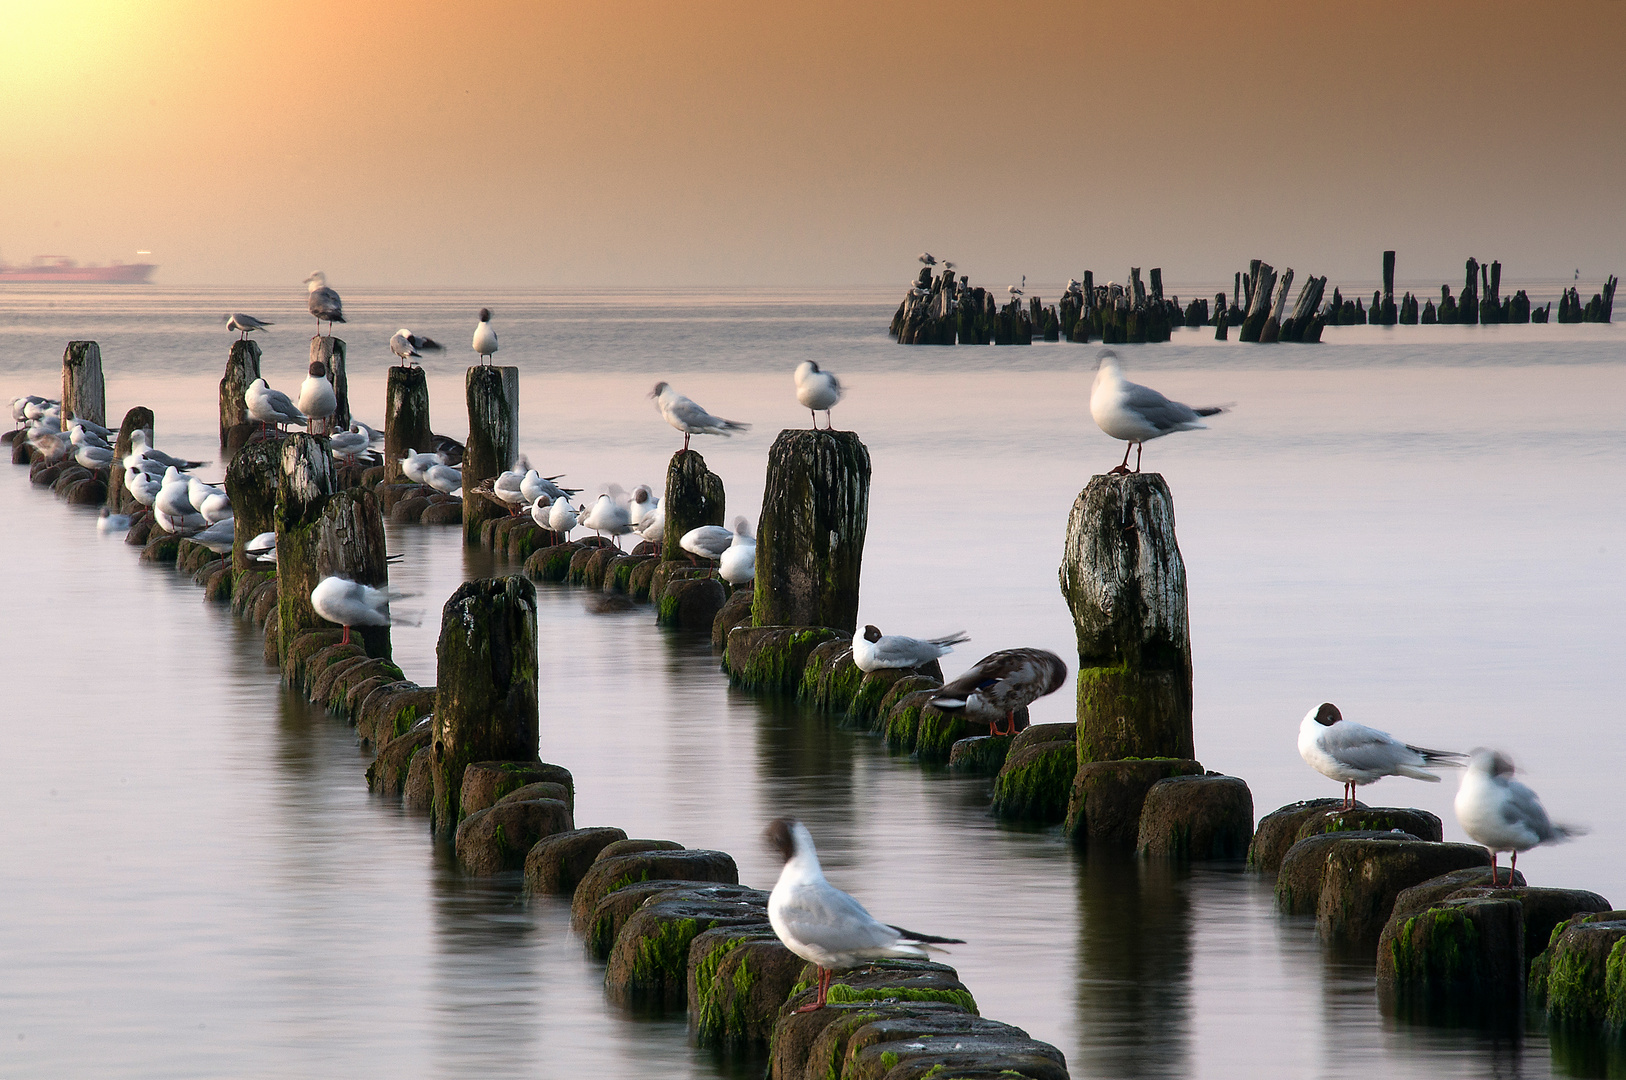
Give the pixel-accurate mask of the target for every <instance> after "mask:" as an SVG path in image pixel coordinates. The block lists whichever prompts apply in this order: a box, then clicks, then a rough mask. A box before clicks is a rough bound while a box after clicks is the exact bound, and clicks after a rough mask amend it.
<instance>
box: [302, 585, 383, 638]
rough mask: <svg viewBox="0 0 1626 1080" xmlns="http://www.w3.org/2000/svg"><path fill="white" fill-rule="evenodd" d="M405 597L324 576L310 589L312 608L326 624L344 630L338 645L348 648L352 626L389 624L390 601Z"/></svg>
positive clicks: (369, 586)
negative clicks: (334, 624) (335, 624)
mask: <svg viewBox="0 0 1626 1080" xmlns="http://www.w3.org/2000/svg"><path fill="white" fill-rule="evenodd" d="M404 595H406V594H405V593H400V592H396V591H395V590H394V589H375V588H373V587H372V586H371V585H362V584H361V583H359V582H355V581H351V580H350V579H349V578H342V577H325V578H323V579H322V580H321V581H318V582H317V583H316V588H314V589H312V590H311V607H312V608H314V609H315V610H316V614H318V615H320V616H321V617H322V618H324V619H326V620H327V621H328V622H331V623H338V624H339V625H340V626H342V627H344V638H343V640H341V641H340V644H341V645H348V644H350V628H351V627H352V626H388V625H390V622H391V620H390V601H391V600H399V599H400V598H401V597H402V596H404Z"/></svg>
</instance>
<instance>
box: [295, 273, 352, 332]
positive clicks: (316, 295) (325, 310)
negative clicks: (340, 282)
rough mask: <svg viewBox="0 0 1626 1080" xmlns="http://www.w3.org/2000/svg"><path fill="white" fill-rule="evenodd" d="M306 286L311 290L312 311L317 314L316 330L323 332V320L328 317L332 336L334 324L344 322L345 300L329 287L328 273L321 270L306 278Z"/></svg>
mask: <svg viewBox="0 0 1626 1080" xmlns="http://www.w3.org/2000/svg"><path fill="white" fill-rule="evenodd" d="M305 287H306V288H307V289H309V290H310V312H311V314H312V315H314V316H316V332H317V333H318V334H320V333H321V332H322V320H323V319H326V320H327V332H328V336H330V337H331V336H332V335H333V324H334V323H336V322H344V301H343V300H340V299H339V294H338V293H336V292H334V291H333V290H332V289H330V288H328V287H327V275H326V274H324V273H322V271H320V270H317V271H316V272H314V273H313V274H311V276H310V277H308V278H306V279H305Z"/></svg>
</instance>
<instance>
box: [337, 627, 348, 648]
mask: <svg viewBox="0 0 1626 1080" xmlns="http://www.w3.org/2000/svg"><path fill="white" fill-rule="evenodd" d="M339 644H340V645H348V644H350V628H349V627H348V626H347V627H345V628H344V637H343V638H341V639H340V640H339Z"/></svg>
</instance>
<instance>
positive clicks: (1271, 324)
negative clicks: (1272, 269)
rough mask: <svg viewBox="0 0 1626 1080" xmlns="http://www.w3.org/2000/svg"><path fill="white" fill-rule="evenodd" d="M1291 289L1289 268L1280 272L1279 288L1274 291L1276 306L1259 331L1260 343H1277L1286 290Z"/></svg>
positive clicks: (1291, 273)
mask: <svg viewBox="0 0 1626 1080" xmlns="http://www.w3.org/2000/svg"><path fill="white" fill-rule="evenodd" d="M1292 287H1293V268H1292V267H1291V266H1289V267H1288V268H1287V269H1286V270H1284V271H1282V280H1281V287H1280V288H1278V289H1277V290H1276V306H1275V307H1273V308H1271V309H1270V317H1269V318H1267V319H1266V320H1265V325H1264V326H1262V327H1260V329H1259V340H1260V342H1261V343H1268V342H1272V341H1279V340H1280V339H1281V332H1282V316H1283V315H1284V314H1285V313H1286V311H1287V290H1288V289H1290V288H1292Z"/></svg>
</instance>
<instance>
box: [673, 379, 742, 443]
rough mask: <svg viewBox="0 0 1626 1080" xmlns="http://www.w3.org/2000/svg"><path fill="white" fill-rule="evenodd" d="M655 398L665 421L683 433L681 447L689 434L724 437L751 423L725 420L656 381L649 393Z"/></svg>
mask: <svg viewBox="0 0 1626 1080" xmlns="http://www.w3.org/2000/svg"><path fill="white" fill-rule="evenodd" d="M649 396H650V397H652V398H654V399H655V407H656V408H657V409H659V410H660V411H661V415H662V416H663V417H665V418H666V422H667V423H668V424H671V425H672V426H673V427H675V428H677V429H678V430H679V431H681V432H683V449H685V450H687V449H688V448H689V436H691V435H721V436H723V437H724V438H725V439H726V438H728V437H729V436H731V435H732V434H733V433H734V432H736V431H749V430H751V425H750V424H742V423H740V422H738V421H735V420H724V419H723V418H722V417H720V416H713V415H712V414H711V413H709V412H707V411H706V410H705V409H702V408H701V407H700V406H699V405H696V404H695V403H694V402H693V401H691V400H689V399H688V398H686V397H684V396H683V395H682V394H680V393H678V392H677V391H676V390H673V389H672V387H671V384H669V383H663V382H658V383H656V384H655V389H653V390H651V391H650V392H649Z"/></svg>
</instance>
